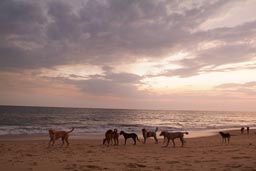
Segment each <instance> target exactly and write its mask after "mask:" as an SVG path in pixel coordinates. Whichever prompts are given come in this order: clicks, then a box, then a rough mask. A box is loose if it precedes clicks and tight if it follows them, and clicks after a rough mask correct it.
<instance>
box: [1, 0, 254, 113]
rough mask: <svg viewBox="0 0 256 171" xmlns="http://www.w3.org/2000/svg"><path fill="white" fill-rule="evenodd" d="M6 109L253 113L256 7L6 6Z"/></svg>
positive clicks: (132, 0)
mask: <svg viewBox="0 0 256 171" xmlns="http://www.w3.org/2000/svg"><path fill="white" fill-rule="evenodd" d="M0 37H1V38H0V80H1V83H0V105H26V106H59V107H90V108H91V107H92V108H125V109H170V110H215V111H216V110H221V111H222V110H228V111H256V1H255V0H243V1H241V0H211V1H209V0H184V1H180V0H74V1H70V0H36V1H35V0H1V1H0Z"/></svg>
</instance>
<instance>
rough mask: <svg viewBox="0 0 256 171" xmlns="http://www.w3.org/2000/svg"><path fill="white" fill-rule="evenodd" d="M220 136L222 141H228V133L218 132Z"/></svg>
mask: <svg viewBox="0 0 256 171" xmlns="http://www.w3.org/2000/svg"><path fill="white" fill-rule="evenodd" d="M219 134H220V135H221V137H222V143H224V142H227V141H228V143H229V141H230V138H231V135H230V134H229V133H224V132H219Z"/></svg>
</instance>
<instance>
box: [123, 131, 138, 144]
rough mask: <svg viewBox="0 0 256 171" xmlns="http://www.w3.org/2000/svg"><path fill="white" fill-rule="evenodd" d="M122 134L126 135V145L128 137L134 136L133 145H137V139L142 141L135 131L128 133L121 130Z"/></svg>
mask: <svg viewBox="0 0 256 171" xmlns="http://www.w3.org/2000/svg"><path fill="white" fill-rule="evenodd" d="M120 135H123V136H124V145H125V144H126V141H127V139H128V138H132V139H133V141H134V144H133V145H136V140H138V141H140V140H139V138H138V135H137V134H135V133H126V132H124V131H121V132H120Z"/></svg>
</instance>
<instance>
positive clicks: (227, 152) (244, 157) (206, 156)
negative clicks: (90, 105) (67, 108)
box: [0, 131, 256, 171]
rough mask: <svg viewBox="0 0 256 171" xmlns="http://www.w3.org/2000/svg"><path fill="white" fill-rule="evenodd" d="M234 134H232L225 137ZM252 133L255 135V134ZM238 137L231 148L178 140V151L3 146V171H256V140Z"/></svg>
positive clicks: (81, 144)
mask: <svg viewBox="0 0 256 171" xmlns="http://www.w3.org/2000/svg"><path fill="white" fill-rule="evenodd" d="M226 132H231V131H226ZM253 132H254V131H253ZM231 134H233V135H236V136H233V137H232V138H231V142H230V143H229V144H222V142H221V138H220V136H219V135H215V136H210V137H202V138H189V139H186V144H185V147H184V148H181V147H180V142H179V140H176V148H173V147H172V144H171V143H170V145H169V147H167V148H164V147H162V146H163V144H162V142H163V140H162V139H161V140H160V143H159V144H154V140H153V139H152V140H149V141H148V142H147V144H142V143H138V144H137V145H136V146H134V145H132V141H131V140H128V141H127V145H126V146H124V145H123V142H124V141H123V137H120V145H119V146H103V145H102V141H101V140H99V139H98V140H97V139H95V140H92V139H88V140H86V139H72V136H71V137H70V143H71V144H70V146H69V147H68V148H66V147H60V142H58V143H56V146H54V147H51V148H47V145H48V140H46V139H45V140H3V139H2V140H0V170H3V171H25V170H35V171H45V170H50V171H60V170H69V171H80V170H81V171H88V170H96V171H97V170H109V171H110V170H111V171H134V170H140V171H153V170H159V171H160V170H162V171H165V170H166V171H167V170H175V171H177V170H183V171H185V170H191V171H193V170H194V171H206V170H211V171H216V170H223V171H224V170H227V171H228V170H232V171H233V170H237V171H242V170H244V171H249V170H250V171H253V170H255V171H256V167H255V166H256V160H255V159H256V158H255V154H256V135H255V134H254V133H252V131H251V134H250V135H247V134H243V135H241V134H240V132H239V131H232V132H231Z"/></svg>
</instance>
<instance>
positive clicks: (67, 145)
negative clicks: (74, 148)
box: [65, 138, 69, 147]
mask: <svg viewBox="0 0 256 171" xmlns="http://www.w3.org/2000/svg"><path fill="white" fill-rule="evenodd" d="M65 141H66V143H67V147H68V146H69V142H68V138H66V139H65Z"/></svg>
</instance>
